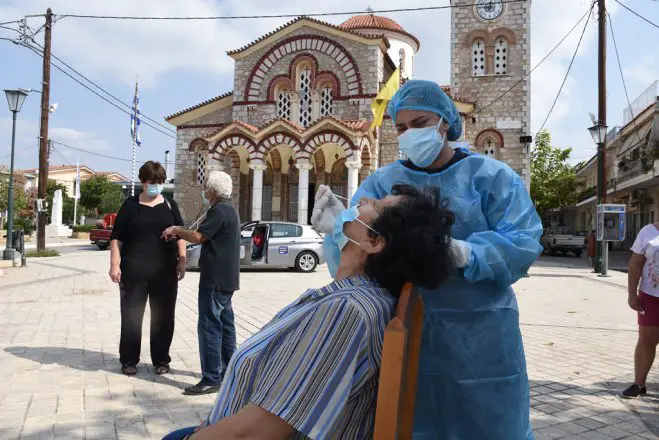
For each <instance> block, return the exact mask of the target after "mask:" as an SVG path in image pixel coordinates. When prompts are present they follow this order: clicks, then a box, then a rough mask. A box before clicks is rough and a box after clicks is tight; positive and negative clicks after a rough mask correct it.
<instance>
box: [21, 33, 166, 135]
mask: <svg viewBox="0 0 659 440" xmlns="http://www.w3.org/2000/svg"><path fill="white" fill-rule="evenodd" d="M25 47H27V48H28V49H30V50H32V52H34V53H36V54H37V55H39V56H40V57H41V58H43V54H42V53H41V52H40V51H39V50H37V49H36V48H34V47H32V46H30V45H28V44H26V45H25ZM50 64H51V65H52V66H53V67H55V68H56V69H57V70H59V71H60V72H62V73H63V74H64V75H66V76H68V77H69V78H71V79H72V80H73V81H75V82H77V83H78V84H80V85H81V86H82V87H84V88H86V89H87V90H89V91H90V92H92V93H93V94H94V95H96V96H98V97H99V98H101V99H102V100H103V101H105V102H107V103H108V104H110V105H112V106H113V107H115V108H116V109H117V110H119V111H121V112H123V113H125V114H127V115H131V112H129V111H127V110H124V109H123V108H121V107H119V106H118V105H117V104H115V103H114V102H112V101H110V100H109V99H108V98H106V97H105V96H103V95H101V94H100V93H98V92H97V91H96V90H94V89H92V88H91V87H89V86H88V85H87V84H85V83H83V82H81V81H80V80H78V79H77V78H76V77H74V76H73V75H71V74H70V73H69V72H67V71H66V70H64V69H63V68H62V67H60V66H58V65H57V64H56V63H54V62H52V61H51V63H50ZM143 122H144V125H146V126H148V127H151V128H152V129H154V130H156V131H157V132H159V133H161V134H164V135H165V136H169V137H170V138H172V139H176V136H174V135H172V134H171V133H167V132H165V131H162V130H161V129H159V128H158V127H156V126H153V125H151V124H150V123H149V122H146V121H143Z"/></svg>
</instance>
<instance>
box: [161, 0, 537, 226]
mask: <svg viewBox="0 0 659 440" xmlns="http://www.w3.org/2000/svg"><path fill="white" fill-rule="evenodd" d="M469 1H470V0H461V2H457V3H465V4H466V3H467V2H469ZM454 3H456V2H454ZM468 4H469V5H472V3H468ZM529 17H530V1H528V2H521V3H506V4H504V3H502V2H501V1H496V0H494V1H490V0H481V1H479V2H478V5H477V6H469V7H465V6H463V7H457V8H453V12H452V28H453V31H452V33H451V40H452V44H451V48H452V49H451V54H452V55H451V58H452V59H451V82H452V85H451V86H443V88H444V90H445V91H446V92H447V93H448V94H449V95H450V96H451V97H452V99H453V100H454V102H455V103H456V105H457V107H458V109H459V111H460V112H461V114H462V115H463V117H465V122H464V124H465V130H464V132H465V135H464V138H463V140H465V141H467V142H468V143H469V144H470V145H471V146H472V148H473V150H474V151H476V152H479V153H482V154H488V155H492V156H494V157H495V158H497V159H500V160H503V161H505V162H507V163H508V164H509V165H511V166H512V167H513V168H514V169H515V170H516V171H517V172H519V173H520V175H522V176H523V178H524V179H525V181H527V182H528V180H529V178H530V173H529V160H528V157H529V153H528V145H527V144H523V143H521V139H520V137H521V136H524V135H525V134H526V133H527V132H528V131H529V112H530V109H529V105H530V101H529V99H528V97H529V83H528V80H527V79H525V80H522V81H521V82H520V84H519V85H518V86H517V87H516V88H515V89H514V90H513V91H511V92H510V93H508V94H507V95H506V96H505V97H504V98H503V99H500V100H498V101H496V102H495V103H494V104H491V102H492V101H494V100H495V99H496V98H497V96H498V95H499V94H501V93H503V91H505V90H507V89H508V88H510V87H512V85H513V84H515V83H516V82H519V81H520V79H521V78H522V76H523V75H524V74H526V73H527V72H528V62H529V51H530V49H529V33H528V25H529ZM420 46H421V43H420V42H419V40H418V39H417V38H416V37H415V36H414V35H413V34H412V33H411V32H409V31H407V30H405V29H403V28H402V27H401V26H400V25H398V24H397V23H396V22H395V21H393V20H391V19H389V18H386V17H381V16H376V15H373V14H366V15H358V16H354V17H351V18H349V19H348V20H347V21H345V22H344V23H342V24H340V25H334V24H329V23H325V22H323V21H320V20H316V19H313V18H308V17H299V18H297V19H295V20H293V21H291V22H289V23H287V24H285V25H283V26H281V27H279V28H278V29H275V30H274V31H272V32H270V33H268V34H266V35H264V36H262V37H260V38H259V39H257V40H255V41H253V42H251V43H249V44H247V45H246V46H244V47H242V48H240V49H237V50H233V51H230V52H228V56H230V57H232V58H233V59H234V61H235V68H234V82H233V90H232V91H229V92H227V93H224V94H222V95H220V96H217V97H214V98H211V99H208V100H207V101H204V102H202V103H199V104H197V105H194V106H192V107H190V108H187V109H185V110H181V111H179V112H177V113H175V114H173V115H171V116H168V117H167V118H166V120H167V121H168V122H169V123H170V124H172V125H174V126H175V127H176V133H177V135H176V179H175V191H174V197H175V199H176V201H177V203H178V204H179V206H180V208H181V212H182V214H183V217H184V219H185V221H186V223H188V222H191V221H193V220H194V218H195V216H196V215H197V214H198V213H199V211H200V210H201V208H202V201H201V188H202V185H203V183H204V179H205V177H206V175H207V173H208V172H209V171H210V170H212V169H220V170H224V171H226V172H227V173H229V174H230V175H231V177H232V179H233V184H234V191H233V203H234V206H235V207H236V208H237V209H238V211H239V213H240V218H241V220H242V221H243V222H245V221H250V220H282V221H291V222H297V223H308V222H309V219H310V217H311V209H312V207H313V206H312V205H313V198H314V194H315V190H316V188H317V187H318V186H319V185H321V184H326V185H329V186H330V187H331V188H332V190H333V191H334V192H335V193H336V194H339V195H342V196H343V197H348V198H350V197H351V196H352V195H353V194H354V193H355V191H356V190H357V187H358V186H359V184H360V183H361V182H362V181H363V180H364V179H365V178H366V177H367V176H368V175H369V174H370V173H372V172H373V171H375V169H377V168H378V167H380V166H383V165H386V164H388V163H391V162H393V161H395V160H398V158H399V153H398V143H397V139H396V130H395V128H394V126H393V123H392V121H391V120H390V119H388V118H385V120H384V122H383V124H382V126H381V127H379V128H377V129H375V130H371V129H370V126H371V122H372V120H373V114H372V112H371V107H370V106H371V102H372V101H373V99H374V98H375V97H376V95H377V93H378V92H379V90H380V89H381V87H382V86H383V85H384V84H385V83H386V81H387V80H388V79H389V77H390V76H391V74H392V73H393V72H394V71H395V69H397V68H400V72H401V81H403V82H404V81H406V80H408V79H411V78H413V77H414V61H415V58H416V55H417V53H418V51H419V49H420ZM429 50H432V49H429ZM424 79H430V80H432V79H433V78H424ZM488 104H491V105H489V106H488V107H487V108H485V106H487V105H488ZM479 109H480V110H481V112H480V113H478V114H476V115H475V116H474V117H473V118H472V117H470V116H469V115H471V114H475V113H476V112H478V111H479Z"/></svg>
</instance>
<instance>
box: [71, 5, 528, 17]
mask: <svg viewBox="0 0 659 440" xmlns="http://www.w3.org/2000/svg"><path fill="white" fill-rule="evenodd" d="M527 1H529V0H502V1H501V3H522V2H527ZM477 5H478V3H468V4H462V5H446V6H423V7H418V8H396V9H378V10H368V11H363V10H362V11H342V12H315V13H311V14H272V15H225V16H222V15H214V16H213V15H211V16H197V17H194V16H193V17H154V16H125V15H123V16H122V15H81V14H61V15H60V16H61V17H63V18H65V17H70V18H92V19H104V20H244V19H259V18H294V17H329V16H340V15H359V14H364V12H368V13H370V14H387V13H393V12H417V11H437V10H442V9H453V8H472V7H474V6H477Z"/></svg>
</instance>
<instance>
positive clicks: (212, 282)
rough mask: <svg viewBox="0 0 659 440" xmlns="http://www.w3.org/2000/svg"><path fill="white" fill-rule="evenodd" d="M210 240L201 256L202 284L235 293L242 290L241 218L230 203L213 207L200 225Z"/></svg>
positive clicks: (200, 228) (203, 233)
mask: <svg viewBox="0 0 659 440" xmlns="http://www.w3.org/2000/svg"><path fill="white" fill-rule="evenodd" d="M199 233H200V234H201V235H203V236H204V238H206V241H204V243H203V244H202V246H201V255H200V257H199V270H200V272H201V274H200V276H199V285H200V286H204V287H211V286H212V287H215V288H217V289H221V290H225V291H229V292H234V291H236V290H238V289H239V288H240V217H239V216H238V211H236V208H234V207H233V205H232V204H231V202H230V201H222V202H218V203H216V204H215V205H213V206H212V207H211V208H210V209H209V210H208V213H207V214H206V218H205V219H204V221H203V222H202V223H201V225H199Z"/></svg>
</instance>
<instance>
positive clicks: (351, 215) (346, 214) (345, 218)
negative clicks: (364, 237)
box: [332, 206, 380, 250]
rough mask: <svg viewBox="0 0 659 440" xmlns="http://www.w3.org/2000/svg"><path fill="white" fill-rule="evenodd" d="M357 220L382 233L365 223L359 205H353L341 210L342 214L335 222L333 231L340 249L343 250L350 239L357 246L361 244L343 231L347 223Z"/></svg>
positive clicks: (367, 227)
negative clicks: (360, 215)
mask: <svg viewBox="0 0 659 440" xmlns="http://www.w3.org/2000/svg"><path fill="white" fill-rule="evenodd" d="M355 221H356V222H358V223H360V224H362V225H363V226H364V227H365V228H366V229H368V230H370V231H372V232H374V233H376V234H378V235H380V234H379V233H378V232H377V231H376V230H374V229H373V228H371V227H370V226H369V225H367V224H366V223H364V222H363V221H361V220H360V219H359V206H353V207H351V208H349V209H346V210H344V211H343V212H341V215H340V216H339V218H338V219H337V221H336V223H335V224H334V230H333V231H332V238H333V239H334V242H335V243H336V244H337V245H338V246H339V250H343V248H344V247H345V246H346V245H347V244H348V242H349V241H351V242H353V243H354V244H356V245H357V246H361V244H360V243H359V242H358V241H356V240H353V239H352V238H350V237H348V236H346V235H345V233H344V232H343V229H344V226H345V224H346V223H350V222H355Z"/></svg>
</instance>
